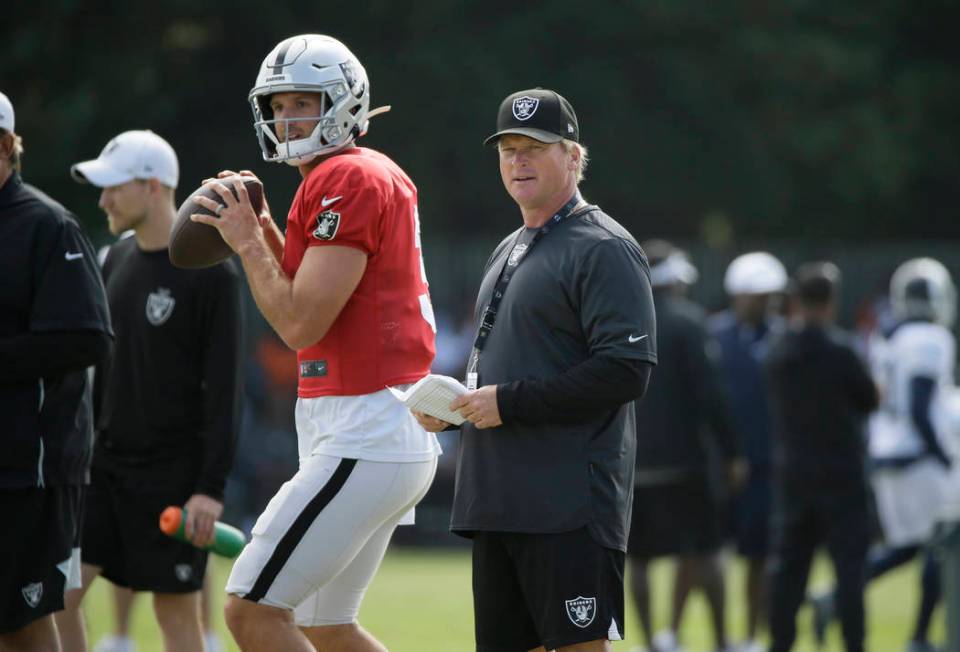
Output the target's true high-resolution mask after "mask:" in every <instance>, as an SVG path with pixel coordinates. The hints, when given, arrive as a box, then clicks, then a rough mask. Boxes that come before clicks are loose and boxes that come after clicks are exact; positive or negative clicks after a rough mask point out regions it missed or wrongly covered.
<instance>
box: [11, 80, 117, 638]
mask: <svg viewBox="0 0 960 652" xmlns="http://www.w3.org/2000/svg"><path fill="white" fill-rule="evenodd" d="M14 128H15V115H14V110H13V104H12V103H11V102H10V100H9V98H8V97H7V96H6V95H5V94H3V93H0V274H2V278H3V282H2V283H0V431H2V432H3V456H2V461H0V510H2V512H3V515H4V519H5V520H6V522H7V523H8V524H9V527H4V528H3V533H2V534H0V550H2V551H3V564H2V565H0V588H2V592H0V649H5V650H6V649H12V650H30V651H31V652H54V651H56V650H59V649H60V643H59V640H58V635H57V628H56V625H55V623H54V618H53V616H52V615H51V614H53V612H56V611H59V610H61V609H63V606H64V592H65V591H66V590H68V589H72V588H75V587H77V586H79V584H80V549H79V540H80V527H81V524H80V521H81V511H82V507H81V505H82V502H83V499H82V493H83V486H84V484H85V483H86V481H87V477H88V472H89V468H90V450H91V447H92V441H93V408H92V405H91V399H90V378H89V374H88V367H90V366H91V365H94V364H97V363H100V362H102V361H103V360H105V359H106V358H107V356H108V355H109V352H110V347H111V345H112V338H113V328H112V326H111V322H110V314H109V309H108V307H107V298H106V295H105V292H104V288H103V281H102V280H101V278H100V271H99V269H98V267H97V258H96V254H95V253H94V249H93V247H92V246H91V245H90V241H89V240H88V239H87V236H86V235H85V234H84V233H83V231H81V229H80V226H79V225H78V223H77V220H76V218H75V217H74V215H73V214H72V213H71V212H70V211H68V210H67V209H66V208H64V207H63V206H61V205H60V204H58V203H57V202H56V201H54V200H53V199H51V198H50V197H48V196H47V195H45V194H44V193H43V192H41V191H39V190H37V189H36V188H34V187H33V186H31V185H29V184H26V183H24V182H23V180H22V179H21V177H20V170H21V157H22V156H23V141H22V139H21V138H20V136H19V135H18V134H17V133H16V132H15V131H14Z"/></svg>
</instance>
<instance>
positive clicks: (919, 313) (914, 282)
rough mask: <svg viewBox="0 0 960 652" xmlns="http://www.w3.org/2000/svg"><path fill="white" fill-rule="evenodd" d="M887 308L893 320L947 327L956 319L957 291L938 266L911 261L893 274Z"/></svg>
mask: <svg viewBox="0 0 960 652" xmlns="http://www.w3.org/2000/svg"><path fill="white" fill-rule="evenodd" d="M890 306H891V308H892V309H893V315H894V317H896V318H897V319H917V318H919V319H929V320H931V321H933V322H935V323H937V324H940V325H942V326H946V327H947V328H950V327H951V326H953V320H954V318H955V317H956V311H957V288H956V286H955V285H954V284H953V280H952V279H951V278H950V272H949V271H947V268H946V267H944V266H943V264H942V263H940V262H939V261H937V260H934V259H933V258H914V259H912V260H908V261H907V262H905V263H903V264H902V265H900V267H898V268H897V271H895V272H894V273H893V278H891V279H890Z"/></svg>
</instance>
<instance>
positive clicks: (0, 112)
mask: <svg viewBox="0 0 960 652" xmlns="http://www.w3.org/2000/svg"><path fill="white" fill-rule="evenodd" d="M0 129H6V130H7V131H9V132H13V104H11V103H10V98H8V97H7V96H6V95H4V94H3V93H0Z"/></svg>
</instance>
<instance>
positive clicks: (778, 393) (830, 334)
mask: <svg viewBox="0 0 960 652" xmlns="http://www.w3.org/2000/svg"><path fill="white" fill-rule="evenodd" d="M766 371H767V374H768V376H769V379H770V392H771V400H772V405H773V415H774V460H775V464H776V467H777V469H778V470H779V472H780V477H781V478H783V479H784V480H785V481H786V482H796V483H800V484H803V485H805V486H809V487H811V488H821V489H822V488H826V487H831V486H837V485H849V484H851V483H853V484H858V483H862V482H863V478H864V458H865V451H864V442H865V437H864V430H863V428H864V421H865V418H866V416H867V415H868V414H869V413H870V412H871V411H872V410H874V409H876V407H877V404H878V400H879V397H878V393H877V389H876V386H875V385H874V384H873V381H872V380H871V378H870V375H869V373H868V371H867V369H866V366H865V365H864V364H863V362H862V361H861V360H860V359H859V358H858V357H857V354H856V353H855V352H854V350H853V347H852V346H851V344H850V343H849V342H848V337H847V336H846V335H845V334H844V333H843V332H842V331H840V330H839V329H834V328H831V329H828V330H824V329H823V328H819V327H815V326H809V327H806V328H803V329H801V330H796V329H790V330H788V331H787V332H785V333H784V334H783V336H782V337H781V338H780V339H779V340H778V341H777V342H776V343H775V344H774V346H773V348H772V349H771V351H770V355H769V358H768V360H767V365H766Z"/></svg>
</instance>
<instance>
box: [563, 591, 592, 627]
mask: <svg viewBox="0 0 960 652" xmlns="http://www.w3.org/2000/svg"><path fill="white" fill-rule="evenodd" d="M565 602H566V605H567V617H568V618H569V619H570V622H572V623H573V624H574V625H576V626H577V627H580V628H584V627H589V626H590V623H592V622H593V619H594V618H596V616H597V599H596V598H584V597H581V596H577V597H576V598H574V599H573V600H566V601H565Z"/></svg>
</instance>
